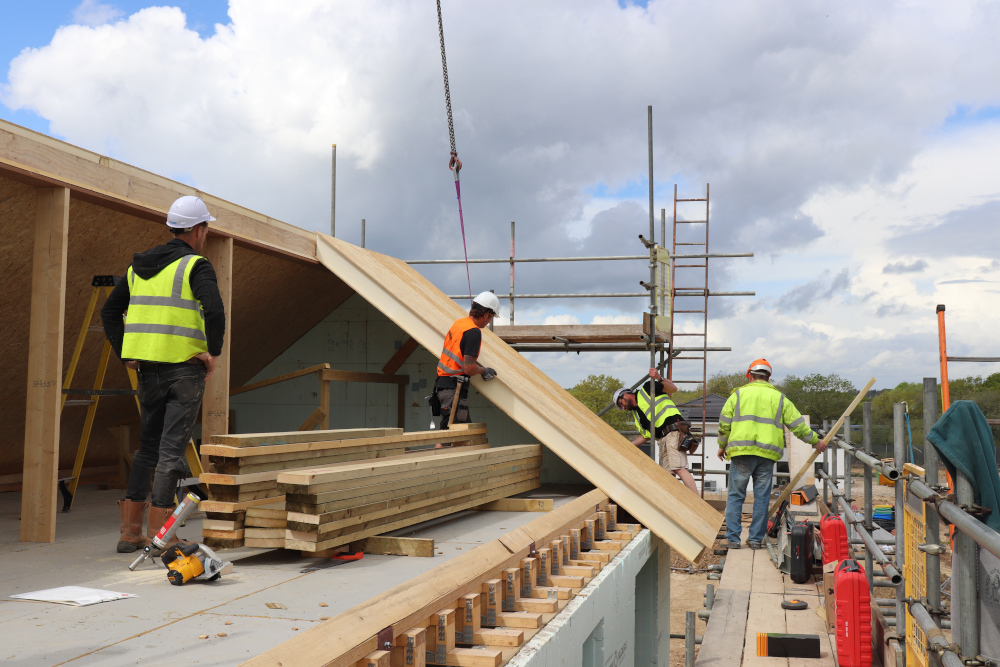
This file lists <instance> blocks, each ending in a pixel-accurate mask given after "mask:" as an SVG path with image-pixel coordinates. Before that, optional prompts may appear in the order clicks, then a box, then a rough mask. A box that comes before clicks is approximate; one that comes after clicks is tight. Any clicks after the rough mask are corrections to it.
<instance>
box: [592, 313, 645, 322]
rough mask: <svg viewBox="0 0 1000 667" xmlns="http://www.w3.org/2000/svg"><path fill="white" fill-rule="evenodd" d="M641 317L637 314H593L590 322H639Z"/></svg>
mask: <svg viewBox="0 0 1000 667" xmlns="http://www.w3.org/2000/svg"><path fill="white" fill-rule="evenodd" d="M641 322H642V319H641V318H640V317H639V316H637V315H626V314H621V315H594V319H593V320H591V322H590V323H591V324H640V323H641Z"/></svg>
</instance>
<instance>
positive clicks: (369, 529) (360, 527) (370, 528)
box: [285, 477, 541, 551]
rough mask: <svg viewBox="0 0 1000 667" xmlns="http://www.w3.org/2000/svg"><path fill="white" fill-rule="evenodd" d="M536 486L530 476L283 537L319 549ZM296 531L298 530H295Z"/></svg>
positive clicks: (296, 544)
mask: <svg viewBox="0 0 1000 667" xmlns="http://www.w3.org/2000/svg"><path fill="white" fill-rule="evenodd" d="M539 486H541V482H540V481H539V478H538V477H534V478H532V479H530V480H528V481H525V482H521V483H519V484H511V485H508V486H504V487H500V488H499V489H495V490H491V491H488V492H487V491H484V492H480V493H475V494H472V495H471V496H463V497H462V498H458V499H456V500H453V501H448V502H446V503H442V504H440V506H438V505H431V506H430V507H424V508H419V509H416V510H413V511H412V512H404V513H401V514H392V515H389V516H385V517H382V518H379V519H374V520H371V521H366V522H365V523H359V524H357V525H356V526H350V527H347V528H341V529H339V530H338V531H334V532H335V533H337V536H336V537H330V536H329V535H327V536H321V537H324V539H322V540H321V541H316V542H312V541H304V540H300V539H289V535H288V532H290V531H288V532H286V534H285V540H286V541H287V542H288V543H289V545H294V546H289V548H290V549H301V550H302V551H322V550H323V549H330V548H332V547H338V546H341V545H343V544H348V543H349V542H353V541H354V540H357V539H360V538H362V537H370V536H372V535H377V534H378V533H384V532H388V531H392V530H396V529H398V528H405V527H406V526H412V525H413V524H416V523H421V522H423V521H429V520H430V519H436V518H437V517H439V516H445V515H446V514H454V513H455V512H460V511H461V510H464V509H469V508H471V507H475V506H476V502H477V501H479V502H482V499H483V498H487V499H496V498H503V497H504V496H507V495H510V494H514V493H521V492H523V491H530V490H531V489H537V488H538V487H539ZM431 508H433V509H431ZM428 510H429V511H428ZM349 529H350V530H349ZM298 535H302V534H301V533H299V534H298Z"/></svg>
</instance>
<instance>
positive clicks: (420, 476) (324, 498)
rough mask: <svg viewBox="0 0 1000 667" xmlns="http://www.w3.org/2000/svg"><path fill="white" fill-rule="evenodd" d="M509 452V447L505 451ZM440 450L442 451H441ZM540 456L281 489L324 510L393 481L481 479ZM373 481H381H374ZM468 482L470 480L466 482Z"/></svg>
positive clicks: (401, 484)
mask: <svg viewBox="0 0 1000 667" xmlns="http://www.w3.org/2000/svg"><path fill="white" fill-rule="evenodd" d="M505 449H506V448H505ZM438 451H440V450H438ZM541 458H542V457H540V456H532V457H528V458H525V457H523V456H521V455H520V454H515V455H510V456H499V457H498V458H494V459H492V460H490V461H485V462H483V461H466V462H465V463H458V464H455V465H453V466H450V467H448V468H447V469H445V470H442V469H432V470H430V471H428V470H414V471H410V472H404V473H391V474H382V475H379V476H378V477H372V478H371V479H364V478H362V479H359V480H355V481H345V482H330V483H325V484H313V485H309V486H305V485H296V484H285V483H283V482H279V483H278V487H277V488H278V489H279V490H280V489H286V490H287V491H283V493H287V495H288V496H289V502H291V499H295V500H296V502H305V503H306V504H309V505H323V506H324V507H329V508H332V507H335V505H334V504H330V503H336V502H337V501H340V500H349V499H351V498H362V497H368V496H371V495H373V494H379V493H382V491H383V490H384V489H385V483H386V482H389V481H391V482H393V483H395V484H397V485H398V486H399V487H400V488H410V487H414V486H421V485H424V484H431V483H433V482H444V481H448V480H457V479H460V478H466V477H469V478H474V477H475V478H480V479H482V478H483V476H484V475H490V474H495V473H496V472H498V471H500V470H505V469H506V470H509V471H513V470H514V469H515V468H518V467H520V466H529V465H537V464H538V463H540V462H541ZM373 480H378V481H375V482H373ZM465 481H468V480H465Z"/></svg>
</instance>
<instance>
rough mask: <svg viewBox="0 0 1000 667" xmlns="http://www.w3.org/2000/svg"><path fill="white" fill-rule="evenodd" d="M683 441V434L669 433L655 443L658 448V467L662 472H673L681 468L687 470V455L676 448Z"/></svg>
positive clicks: (677, 432) (678, 432)
mask: <svg viewBox="0 0 1000 667" xmlns="http://www.w3.org/2000/svg"><path fill="white" fill-rule="evenodd" d="M683 439H684V434H683V433H681V432H680V431H671V432H670V433H667V434H666V435H665V436H663V437H662V438H660V439H659V440H657V441H656V444H657V446H659V448H660V465H661V466H662V467H663V469H664V470H669V471H670V472H673V471H675V470H680V469H681V468H687V466H688V460H687V458H688V457H687V454H685V453H684V452H682V451H681V450H680V449H678V447H679V446H680V444H681V442H682V441H683Z"/></svg>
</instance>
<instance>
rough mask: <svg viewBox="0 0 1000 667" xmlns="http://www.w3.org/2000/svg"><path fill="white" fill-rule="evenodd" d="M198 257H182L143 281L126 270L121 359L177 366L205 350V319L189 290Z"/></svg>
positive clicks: (133, 272)
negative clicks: (127, 288)
mask: <svg viewBox="0 0 1000 667" xmlns="http://www.w3.org/2000/svg"><path fill="white" fill-rule="evenodd" d="M201 259H204V258H203V257H201V256H200V255H185V256H183V257H181V258H180V259H178V260H177V261H175V262H173V263H172V264H169V265H168V266H166V267H164V268H163V269H162V270H161V271H160V272H159V273H157V274H156V275H155V276H153V277H152V278H150V279H149V280H145V279H143V278H140V277H139V276H138V275H137V274H136V272H135V270H134V269H133V268H132V267H129V270H128V285H129V307H128V314H127V315H126V318H125V340H124V342H123V344H122V357H123V358H124V359H139V360H142V361H157V362H161V363H181V362H184V361H187V360H188V359H191V358H192V357H194V356H197V355H199V354H201V353H202V352H207V351H208V338H207V337H206V336H205V316H204V314H203V313H202V310H201V304H200V303H199V302H198V300H197V299H196V298H195V297H194V292H193V291H192V290H191V280H190V278H191V271H192V270H193V269H194V266H195V264H196V263H197V262H198V260H201Z"/></svg>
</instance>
